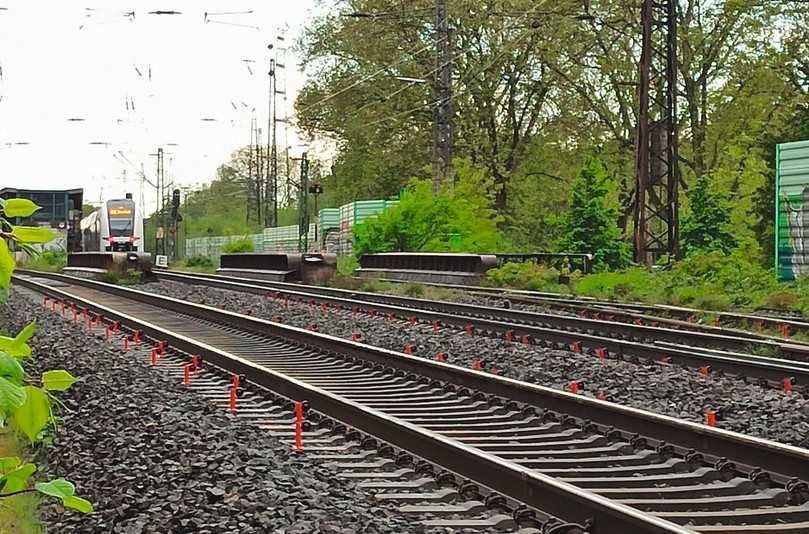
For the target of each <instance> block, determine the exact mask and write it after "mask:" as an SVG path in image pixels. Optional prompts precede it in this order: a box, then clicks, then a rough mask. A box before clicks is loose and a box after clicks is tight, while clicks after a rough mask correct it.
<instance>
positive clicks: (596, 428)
mask: <svg viewBox="0 0 809 534" xmlns="http://www.w3.org/2000/svg"><path fill="white" fill-rule="evenodd" d="M45 278H46V279H47V282H44V283H43V282H41V281H37V280H35V279H32V278H29V277H24V278H23V277H16V278H15V284H18V285H22V286H26V287H28V288H31V289H34V290H36V291H39V292H42V293H45V294H47V295H48V296H49V297H50V298H57V299H60V300H68V301H73V302H76V303H78V305H79V306H80V307H87V308H90V309H91V310H92V311H94V312H95V313H102V314H104V315H105V316H107V317H108V318H111V319H115V320H119V321H122V322H125V323H127V324H129V325H130V326H131V327H132V328H138V329H141V330H143V331H145V332H146V333H147V334H148V335H150V336H151V337H153V338H154V339H160V340H165V341H168V342H169V344H170V345H171V346H173V347H176V348H178V349H180V350H183V351H185V352H187V353H189V354H201V355H203V358H204V360H205V361H206V362H209V363H211V364H214V365H216V366H219V367H222V368H223V369H226V370H227V371H228V372H231V373H239V374H243V375H245V376H246V378H247V380H248V382H249V383H254V384H257V385H259V386H263V387H266V388H268V389H271V390H273V391H275V392H277V393H278V394H280V395H283V396H286V397H288V398H294V399H307V400H309V401H310V402H311V403H312V409H314V410H317V411H320V412H322V413H324V414H327V415H329V416H331V417H335V418H337V419H339V420H341V421H343V422H344V423H346V424H347V425H350V426H352V427H354V428H358V429H360V430H362V431H364V432H367V433H369V434H371V435H373V436H375V437H376V438H377V439H379V440H381V441H384V442H388V443H392V444H394V445H397V444H406V445H405V446H404V448H406V449H407V450H409V451H410V453H411V454H414V455H416V456H420V457H422V458H424V459H425V460H427V461H429V462H433V463H435V464H437V465H440V466H443V467H444V468H446V469H447V470H448V471H451V472H453V473H454V474H456V475H457V476H458V477H461V478H469V479H472V480H475V481H477V482H479V483H480V484H483V485H485V486H486V487H488V488H491V489H492V490H493V491H495V492H498V493H500V494H502V495H504V496H507V497H509V498H512V499H515V500H517V501H520V502H522V503H525V504H527V505H529V506H531V507H533V508H535V509H537V510H541V511H542V512H543V513H545V514H549V515H551V516H555V517H558V518H560V519H562V520H563V521H568V522H571V523H577V524H578V525H580V526H581V527H583V528H582V529H585V528H586V529H587V530H588V531H590V532H593V533H596V534H598V533H601V532H605V533H607V532H608V533H617V532H681V533H684V532H693V531H698V532H713V533H730V532H748V533H751V532H757V533H768V532H779V533H795V534H797V533H799V532H807V531H809V530H808V529H809V504H807V498H809V489H807V485H806V480H809V470H808V466H809V463H807V460H809V451H807V450H805V449H800V448H796V447H790V446H786V445H779V444H776V443H773V442H769V441H766V440H760V439H755V438H751V437H749V436H743V435H740V434H734V433H731V432H727V431H723V430H719V429H715V428H709V427H705V426H703V425H697V424H693V423H689V422H685V421H680V420H676V419H672V418H668V417H665V416H659V415H655V414H651V413H648V412H644V411H640V410H635V409H631V408H626V407H622V406H617V405H613V404H610V403H605V402H601V401H597V400H593V399H588V398H584V397H581V396H578V395H572V394H568V393H565V392H560V391H556V390H551V389H547V388H542V387H539V386H535V385H531V384H526V383H521V382H517V381H514V380H510V379H506V378H502V377H496V376H491V375H489V374H486V373H480V372H476V371H471V370H468V369H462V368H458V367H455V366H452V365H447V364H442V363H438V362H430V361H425V360H422V359H418V358H414V357H408V356H405V355H402V354H398V353H395V352H392V351H387V350H383V349H378V348H374V347H369V346H366V345H362V344H359V343H354V342H351V341H348V340H343V339H338V338H333V337H330V336H326V335H323V334H317V333H314V332H308V331H305V330H300V329H296V328H292V327H288V326H284V325H279V324H276V323H272V322H269V321H264V320H261V319H257V318H253V317H248V316H243V315H239V314H235V313H231V312H225V311H221V310H217V309H214V308H211V307H207V306H203V305H196V304H192V303H188V302H185V301H181V300H176V299H170V298H167V297H162V296H159V295H154V294H148V293H142V292H139V291H135V290H132V289H127V288H122V287H117V286H109V285H107V284H100V283H96V282H91V281H88V280H77V279H71V278H69V277H63V276H59V275H47V276H46V277H45ZM554 532H555V531H554ZM560 532H562V531H560Z"/></svg>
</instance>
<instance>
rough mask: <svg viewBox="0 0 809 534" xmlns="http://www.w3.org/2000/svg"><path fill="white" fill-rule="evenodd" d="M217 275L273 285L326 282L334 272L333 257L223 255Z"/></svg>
mask: <svg viewBox="0 0 809 534" xmlns="http://www.w3.org/2000/svg"><path fill="white" fill-rule="evenodd" d="M219 261H220V263H219V265H220V266H219V268H218V269H217V270H216V272H217V274H221V275H225V276H234V277H239V278H253V279H256V280H272V281H275V282H304V283H307V284H312V283H319V282H325V281H327V280H329V279H330V278H331V277H332V276H334V273H335V272H336V271H337V255H336V254H300V253H290V254H284V253H276V254H269V253H255V252H245V253H234V254H222V255H221V256H220V258H219Z"/></svg>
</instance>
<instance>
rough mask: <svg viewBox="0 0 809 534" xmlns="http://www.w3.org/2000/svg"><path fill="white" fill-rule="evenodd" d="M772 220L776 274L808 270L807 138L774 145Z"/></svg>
mask: <svg viewBox="0 0 809 534" xmlns="http://www.w3.org/2000/svg"><path fill="white" fill-rule="evenodd" d="M775 221H776V222H775V271H776V273H777V274H778V278H779V279H780V280H794V279H795V278H796V277H798V276H801V275H803V274H806V273H809V141H796V142H794V143H782V144H780V145H777V146H776V165H775Z"/></svg>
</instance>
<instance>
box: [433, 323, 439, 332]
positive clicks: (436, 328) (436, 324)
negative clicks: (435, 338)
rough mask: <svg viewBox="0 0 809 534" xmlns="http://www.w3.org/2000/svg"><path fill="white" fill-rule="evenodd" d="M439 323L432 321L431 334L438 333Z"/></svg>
mask: <svg viewBox="0 0 809 534" xmlns="http://www.w3.org/2000/svg"><path fill="white" fill-rule="evenodd" d="M439 325H440V323H439V322H438V321H433V332H438V326H439Z"/></svg>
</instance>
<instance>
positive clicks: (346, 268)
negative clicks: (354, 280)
mask: <svg viewBox="0 0 809 534" xmlns="http://www.w3.org/2000/svg"><path fill="white" fill-rule="evenodd" d="M359 267H360V262H359V261H358V260H357V258H356V257H354V256H340V257H339V258H337V274H339V275H341V276H354V271H356V270H357V269H359Z"/></svg>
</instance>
